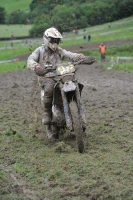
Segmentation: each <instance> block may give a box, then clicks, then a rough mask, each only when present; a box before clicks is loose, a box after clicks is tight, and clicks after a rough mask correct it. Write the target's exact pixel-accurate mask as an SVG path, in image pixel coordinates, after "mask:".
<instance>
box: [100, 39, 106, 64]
mask: <svg viewBox="0 0 133 200" xmlns="http://www.w3.org/2000/svg"><path fill="white" fill-rule="evenodd" d="M99 50H100V54H101V62H105V58H106V46H105V45H104V43H101V44H100V46H99Z"/></svg>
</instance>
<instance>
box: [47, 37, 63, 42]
mask: <svg viewBox="0 0 133 200" xmlns="http://www.w3.org/2000/svg"><path fill="white" fill-rule="evenodd" d="M48 41H49V42H50V43H51V44H54V43H56V44H59V43H60V41H61V39H60V38H52V37H49V38H48Z"/></svg>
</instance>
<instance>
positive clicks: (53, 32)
mask: <svg viewBox="0 0 133 200" xmlns="http://www.w3.org/2000/svg"><path fill="white" fill-rule="evenodd" d="M61 39H62V35H61V34H60V32H59V31H58V30H57V29H56V28H53V27H52V28H49V29H47V30H46V31H45V32H44V35H43V40H44V44H45V45H47V46H48V47H49V48H50V49H52V51H56V49H57V47H58V44H59V43H60V42H61Z"/></svg>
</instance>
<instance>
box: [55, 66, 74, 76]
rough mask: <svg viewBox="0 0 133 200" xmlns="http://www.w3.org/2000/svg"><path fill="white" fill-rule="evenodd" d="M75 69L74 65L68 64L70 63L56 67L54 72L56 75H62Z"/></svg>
mask: <svg viewBox="0 0 133 200" xmlns="http://www.w3.org/2000/svg"><path fill="white" fill-rule="evenodd" d="M74 71H75V68H74V65H72V64H70V65H66V66H63V65H60V66H58V67H57V68H56V72H57V74H58V75H63V74H68V73H72V72H74Z"/></svg>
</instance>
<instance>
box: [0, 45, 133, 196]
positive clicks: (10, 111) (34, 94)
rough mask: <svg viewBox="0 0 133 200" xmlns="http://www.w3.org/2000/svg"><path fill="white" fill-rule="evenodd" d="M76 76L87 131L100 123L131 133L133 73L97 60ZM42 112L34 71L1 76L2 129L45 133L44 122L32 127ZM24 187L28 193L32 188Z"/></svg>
mask: <svg viewBox="0 0 133 200" xmlns="http://www.w3.org/2000/svg"><path fill="white" fill-rule="evenodd" d="M79 48H80V47H79ZM76 76H77V78H78V80H79V81H80V82H81V83H83V84H84V90H83V93H82V100H83V103H84V106H85V113H86V118H87V132H89V130H90V129H91V128H92V127H95V126H97V125H102V126H104V127H108V129H107V130H106V132H107V133H109V132H110V131H111V132H114V133H115V132H116V133H117V134H118V135H119V134H121V133H125V132H127V131H128V132H132V130H133V106H132V104H133V74H130V73H126V72H121V71H115V70H113V69H110V70H104V69H103V66H102V65H101V64H99V63H95V64H93V65H91V66H87V65H84V66H83V65H82V66H80V67H79V69H78V71H77V74H76ZM42 114H43V110H42V106H41V102H40V89H39V86H38V85H37V78H36V76H35V74H34V73H33V72H30V71H28V70H25V71H17V72H12V73H5V74H1V75H0V132H3V131H7V130H8V129H13V130H16V131H17V132H20V133H22V134H30V133H31V132H32V134H33V130H34V131H35V134H38V135H39V134H45V131H43V130H44V127H43V125H42V124H41V123H40V124H41V125H40V126H41V128H38V127H37V128H35V129H33V127H34V124H36V122H37V121H40V122H41V118H42ZM12 178H13V179H14V180H15V181H16V178H14V177H12ZM16 184H18V183H17V181H16ZM18 185H20V183H19V184H18ZM23 190H24V193H26V194H27V196H28V194H29V191H28V192H27V191H26V189H25V188H23Z"/></svg>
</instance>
